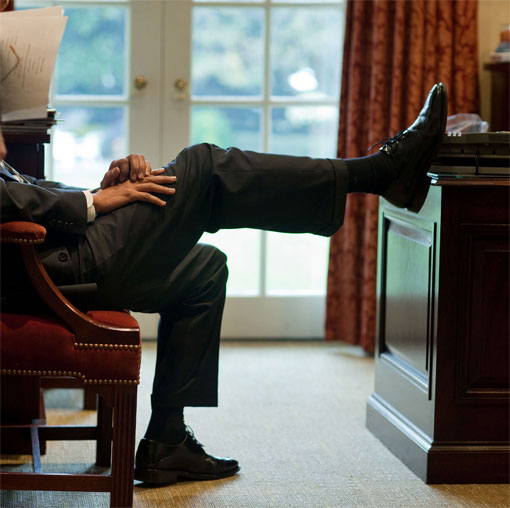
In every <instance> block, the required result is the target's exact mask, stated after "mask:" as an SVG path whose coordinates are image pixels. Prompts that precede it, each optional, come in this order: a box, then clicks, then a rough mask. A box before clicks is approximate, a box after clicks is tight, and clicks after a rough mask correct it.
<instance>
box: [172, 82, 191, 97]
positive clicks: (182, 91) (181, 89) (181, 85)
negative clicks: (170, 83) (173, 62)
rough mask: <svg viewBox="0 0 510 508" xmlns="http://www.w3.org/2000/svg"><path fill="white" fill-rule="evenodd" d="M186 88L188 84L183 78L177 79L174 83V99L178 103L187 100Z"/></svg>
mask: <svg viewBox="0 0 510 508" xmlns="http://www.w3.org/2000/svg"><path fill="white" fill-rule="evenodd" d="M187 86H188V82H187V81H186V80H185V79H183V78H177V79H176V80H175V81H174V90H175V91H176V94H175V95H174V98H175V99H177V100H178V101H183V100H185V99H186V98H187V93H186V88H187Z"/></svg>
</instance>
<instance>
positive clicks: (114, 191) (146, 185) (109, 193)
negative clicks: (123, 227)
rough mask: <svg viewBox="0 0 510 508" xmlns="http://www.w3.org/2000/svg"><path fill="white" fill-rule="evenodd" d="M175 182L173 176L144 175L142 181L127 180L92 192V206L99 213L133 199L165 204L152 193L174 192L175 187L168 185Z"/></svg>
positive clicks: (113, 208) (159, 204)
mask: <svg viewBox="0 0 510 508" xmlns="http://www.w3.org/2000/svg"><path fill="white" fill-rule="evenodd" d="M175 182H176V177H175V176H168V175H159V174H156V175H154V174H152V175H149V176H146V177H145V178H144V180H142V181H135V182H133V181H131V180H127V181H125V182H123V183H119V184H118V185H114V186H113V187H107V188H105V189H102V190H100V191H98V192H96V193H94V194H92V197H93V199H94V208H95V209H96V213H99V214H101V213H108V212H111V211H112V210H116V209H117V208H120V207H122V206H125V205H127V204H128V203H132V202H134V201H145V202H147V203H152V204H154V205H157V206H165V205H166V201H163V200H162V199H160V198H158V197H157V196H155V195H154V194H167V195H171V194H174V193H175V189H174V188H173V187H168V185H170V184H174V183H175Z"/></svg>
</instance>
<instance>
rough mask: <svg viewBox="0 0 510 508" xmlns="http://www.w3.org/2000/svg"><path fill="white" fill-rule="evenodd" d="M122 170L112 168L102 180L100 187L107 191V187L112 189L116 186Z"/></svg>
mask: <svg viewBox="0 0 510 508" xmlns="http://www.w3.org/2000/svg"><path fill="white" fill-rule="evenodd" d="M119 173H120V170H119V168H118V167H116V166H115V167H113V168H112V167H111V165H110V169H109V170H108V171H107V172H106V173H105V175H104V177H103V179H102V180H101V184H100V187H101V189H106V188H107V187H111V186H112V185H115V183H116V180H117V178H118V177H119Z"/></svg>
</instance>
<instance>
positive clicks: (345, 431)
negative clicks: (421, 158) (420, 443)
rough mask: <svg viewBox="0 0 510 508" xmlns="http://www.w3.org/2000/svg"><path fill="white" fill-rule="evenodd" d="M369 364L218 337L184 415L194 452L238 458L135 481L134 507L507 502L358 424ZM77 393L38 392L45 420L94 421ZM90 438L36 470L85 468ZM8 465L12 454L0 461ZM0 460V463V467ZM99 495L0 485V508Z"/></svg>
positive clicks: (143, 399)
mask: <svg viewBox="0 0 510 508" xmlns="http://www.w3.org/2000/svg"><path fill="white" fill-rule="evenodd" d="M154 359H155V345H154V343H147V344H145V345H144V353H143V364H142V383H141V386H140V391H139V411H138V430H137V433H138V437H141V436H142V435H143V433H144V430H145V425H146V423H147V421H148V418H149V394H150V390H151V381H152V372H153V365H154ZM372 387H373V361H372V359H371V358H367V357H364V356H363V355H362V354H360V353H359V351H358V350H357V349H354V348H349V347H347V346H340V345H331V344H325V343H297V344H296V343H289V342H282V343H253V342H251V343H229V342H227V343H224V344H223V346H222V353H221V362H220V407H219V408H218V409H205V408H190V409H188V410H187V411H186V420H187V423H188V424H189V425H191V426H192V427H193V429H194V430H195V434H196V436H197V438H198V439H199V440H200V441H201V442H202V443H204V445H205V446H206V450H207V451H209V452H210V453H214V454H217V455H231V456H233V457H235V458H236V459H238V460H239V462H240V463H241V467H242V469H241V472H240V473H239V474H238V475H236V476H235V477H232V478H228V479H225V480H221V481H216V482H184V483H179V484H176V485H171V486H165V487H161V488H146V487H144V486H143V485H140V484H137V485H135V500H134V506H135V507H136V508H149V507H150V508H153V507H176V508H294V507H295V508H325V507H334V508H453V507H455V508H457V507H458V508H461V507H462V508H508V507H509V506H510V487H509V486H508V485H425V484H423V482H422V481H421V480H419V479H418V478H417V477H416V476H415V475H414V474H413V473H412V472H411V471H409V470H408V469H407V468H406V467H405V466H404V465H403V464H402V463H401V462H400V461H399V460H398V459H396V458H395V457H394V456H393V455H392V454H391V453H390V452H389V451H388V450H387V449H386V448H385V447H384V446H383V445H382V444H381V443H380V442H379V441H378V440H377V439H375V438H374V437H373V436H372V435H371V434H370V433H369V432H368V431H367V430H366V429H365V425H364V419H365V401H366V399H367V397H368V395H369V394H370V392H371V390H372ZM79 393H80V392H77V391H74V392H70V391H67V392H61V391H53V393H49V394H48V397H47V404H48V405H53V406H55V405H57V404H58V406H59V409H48V418H49V420H50V423H51V421H53V422H56V421H59V422H71V421H73V422H74V421H79V422H83V423H89V422H93V421H94V413H93V412H84V411H79V410H78V409H77V408H79V404H80V400H79V398H80V396H79ZM93 457H94V446H93V443H92V442H81V443H79V442H74V443H73V442H69V443H49V451H48V454H47V455H46V456H45V457H44V463H45V465H46V467H47V470H54V471H58V470H61V469H60V464H61V463H63V462H66V461H68V462H71V463H73V468H75V469H77V470H85V469H87V468H90V467H92V462H93ZM6 462H10V463H11V466H10V467H16V464H17V463H19V458H17V457H2V463H3V464H5V463H6ZM4 467H5V466H4ZM108 504H109V503H108V495H106V494H90V493H51V492H50V493H47V492H46V493H44V492H5V491H4V492H2V498H1V506H2V507H17V508H19V507H22V508H31V507H38V508H39V507H50V508H74V507H80V508H99V507H101V508H102V507H107V506H108Z"/></svg>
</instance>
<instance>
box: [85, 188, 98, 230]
mask: <svg viewBox="0 0 510 508" xmlns="http://www.w3.org/2000/svg"><path fill="white" fill-rule="evenodd" d="M83 194H85V199H86V200H87V222H94V220H95V219H96V209H95V208H94V198H93V197H92V192H91V191H89V190H84V191H83Z"/></svg>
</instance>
